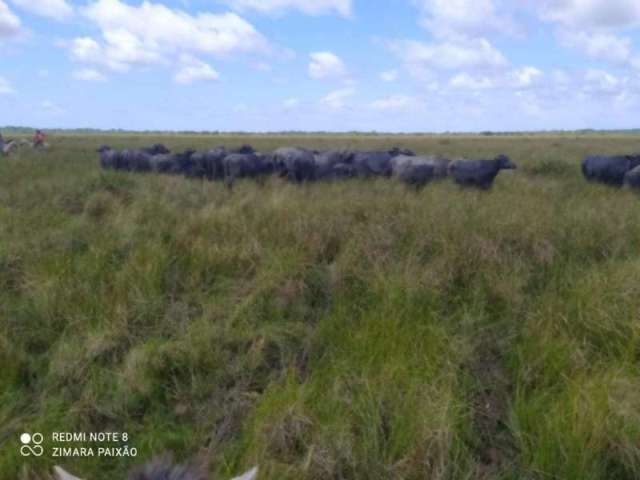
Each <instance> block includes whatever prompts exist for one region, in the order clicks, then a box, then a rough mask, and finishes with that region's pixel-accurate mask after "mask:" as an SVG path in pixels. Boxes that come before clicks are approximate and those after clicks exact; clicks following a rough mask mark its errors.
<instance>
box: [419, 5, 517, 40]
mask: <svg viewBox="0 0 640 480" xmlns="http://www.w3.org/2000/svg"><path fill="white" fill-rule="evenodd" d="M504 3H505V2H503V1H501V0H414V4H415V5H416V6H417V7H418V8H419V9H420V12H421V23H422V25H423V26H425V27H426V28H428V29H429V30H430V31H431V32H433V34H434V35H436V36H438V37H443V38H454V39H459V38H465V37H469V36H471V37H473V36H478V35H483V34H486V33H488V32H498V33H506V34H515V33H516V32H517V30H518V28H517V26H516V24H515V22H514V21H513V19H512V18H511V17H510V16H509V15H507V14H504V13H502V12H504V11H505V10H507V9H506V5H505V4H504Z"/></svg>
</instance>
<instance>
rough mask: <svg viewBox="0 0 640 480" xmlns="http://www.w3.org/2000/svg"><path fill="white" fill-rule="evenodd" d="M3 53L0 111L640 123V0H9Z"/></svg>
mask: <svg viewBox="0 0 640 480" xmlns="http://www.w3.org/2000/svg"><path fill="white" fill-rule="evenodd" d="M0 58H1V59H2V61H1V62H0V125H20V126H32V127H40V128H54V127H56V128H102V129H111V128H119V129H127V130H197V131H213V130H219V131H283V130H307V131H319V130H324V131H353V130H357V131H380V132H383V131H384V132H444V131H456V132H463V131H464V132H469V131H485V130H493V131H517V130H557V129H567V130H571V129H582V128H596V129H622V128H637V127H638V126H640V125H639V123H638V121H637V118H638V113H640V0H171V1H170V0H149V1H143V2H140V1H139V0H83V1H76V0H0Z"/></svg>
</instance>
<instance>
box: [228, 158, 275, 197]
mask: <svg viewBox="0 0 640 480" xmlns="http://www.w3.org/2000/svg"><path fill="white" fill-rule="evenodd" d="M222 164H223V167H224V180H225V183H226V184H227V186H228V187H230V188H231V187H233V184H234V182H235V181H236V180H237V179H239V178H256V177H260V176H263V175H268V174H270V173H272V172H273V160H272V158H271V157H270V156H267V155H262V154H255V153H232V154H230V155H227V156H226V157H224V160H223V161H222Z"/></svg>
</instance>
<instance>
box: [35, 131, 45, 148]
mask: <svg viewBox="0 0 640 480" xmlns="http://www.w3.org/2000/svg"><path fill="white" fill-rule="evenodd" d="M46 138H47V136H46V135H45V134H44V133H43V132H42V130H36V133H35V134H34V135H33V146H34V147H35V148H38V147H44V141H45V140H46Z"/></svg>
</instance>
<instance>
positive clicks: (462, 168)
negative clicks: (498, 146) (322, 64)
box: [449, 155, 517, 190]
mask: <svg viewBox="0 0 640 480" xmlns="http://www.w3.org/2000/svg"><path fill="white" fill-rule="evenodd" d="M516 168H517V167H516V165H515V164H514V163H513V162H512V161H511V160H510V159H509V157H507V156H506V155H498V156H497V157H496V158H494V159H493V160H454V161H453V162H451V164H450V165H449V174H450V175H451V176H452V177H453V179H454V181H455V182H456V183H457V184H458V185H460V186H462V187H476V188H481V189H483V190H488V189H489V188H491V186H492V185H493V181H494V180H495V178H496V177H497V176H498V173H500V170H514V169H516Z"/></svg>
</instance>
